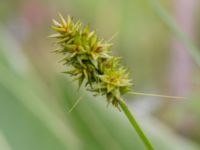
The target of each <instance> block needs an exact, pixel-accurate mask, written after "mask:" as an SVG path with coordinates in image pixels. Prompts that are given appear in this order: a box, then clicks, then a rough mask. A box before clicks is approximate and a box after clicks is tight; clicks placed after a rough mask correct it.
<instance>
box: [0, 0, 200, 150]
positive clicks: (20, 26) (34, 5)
mask: <svg viewBox="0 0 200 150" xmlns="http://www.w3.org/2000/svg"><path fill="white" fill-rule="evenodd" d="M199 8H200V3H199V1H198V0H169V1H165V0H158V1H154V0H57V1H53V0H1V2H0V150H113V149H115V150H133V149H135V150H145V147H144V146H143V143H142V142H141V141H140V139H139V138H138V136H137V134H136V132H135V131H134V130H133V129H132V127H131V125H130V124H129V122H128V120H127V119H126V118H125V116H124V115H123V113H121V112H119V111H118V110H117V109H115V108H113V107H112V106H110V107H108V108H107V107H106V102H105V98H104V97H98V98H96V97H93V96H92V95H90V93H87V92H85V90H84V89H81V90H80V91H77V84H76V83H74V82H72V81H71V79H70V78H69V77H68V76H66V75H63V74H62V73H61V72H62V71H64V70H65V67H63V66H61V65H60V64H59V63H58V61H59V60H60V59H61V57H59V56H56V55H55V54H54V53H52V50H53V49H54V48H55V45H53V44H52V43H53V41H52V40H51V39H49V38H47V37H48V35H50V34H52V33H53V31H52V30H51V28H50V26H51V20H52V18H55V19H57V18H58V13H59V12H60V13H62V14H63V15H64V16H67V15H71V16H73V17H74V18H75V19H79V18H80V19H81V20H82V21H83V22H84V23H85V24H87V23H89V24H90V26H91V27H92V28H93V29H97V33H98V34H99V36H101V37H104V38H105V39H109V38H110V37H112V35H114V34H115V33H117V36H116V37H115V38H114V39H113V43H114V47H113V51H114V54H115V55H117V56H121V57H123V62H122V63H123V64H124V65H125V66H127V67H128V68H129V69H130V71H131V76H132V79H133V83H134V88H133V90H134V91H137V92H147V93H157V94H164V95H176V96H185V97H187V98H186V99H185V100H177V99H164V98H155V97H145V96H133V95H128V96H126V97H125V99H126V101H127V103H128V105H129V107H130V109H131V111H132V112H133V114H134V115H135V116H136V118H137V120H138V121H139V123H140V124H141V126H142V127H143V129H144V130H145V132H146V134H147V136H148V137H149V138H150V140H151V141H152V143H153V145H154V146H155V148H156V149H157V150H198V149H200V100H199V99H200V92H199V91H200V77H199V75H200V71H199V67H200V65H199V64H200V63H199V62H200V55H199V52H200V51H199V49H198V48H197V47H200V44H199V40H200V20H199V17H200V15H199ZM166 13H167V14H166ZM172 18H173V19H172ZM191 41H192V42H191ZM82 95H84V98H83V99H82V100H81V102H80V103H79V104H78V106H77V107H76V108H75V109H74V110H73V111H72V112H71V113H70V114H69V113H68V111H69V110H70V108H71V107H72V105H73V104H74V103H75V101H76V100H77V99H78V98H79V97H81V96H82Z"/></svg>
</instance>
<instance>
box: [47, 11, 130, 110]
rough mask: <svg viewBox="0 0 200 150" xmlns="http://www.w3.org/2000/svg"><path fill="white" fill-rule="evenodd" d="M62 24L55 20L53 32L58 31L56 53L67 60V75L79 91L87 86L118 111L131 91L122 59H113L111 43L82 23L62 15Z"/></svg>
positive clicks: (65, 61)
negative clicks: (75, 82) (76, 81)
mask: <svg viewBox="0 0 200 150" xmlns="http://www.w3.org/2000/svg"><path fill="white" fill-rule="evenodd" d="M59 18H60V20H61V22H57V21H56V20H53V26H52V29H53V30H54V31H56V32H57V33H56V34H53V35H52V36H50V37H52V38H56V42H55V43H57V45H58V46H59V48H57V49H56V53H60V54H62V55H63V56H64V59H62V61H61V62H62V63H63V64H64V65H66V66H67V67H68V70H67V71H65V73H67V74H69V75H70V76H72V77H73V78H74V80H78V83H79V87H80V86H81V85H82V84H83V83H84V86H85V87H86V89H87V90H88V91H91V92H93V93H94V95H105V96H106V98H107V102H108V104H109V103H112V104H113V105H114V106H115V107H117V108H119V103H120V100H121V96H122V95H123V94H125V93H127V92H130V91H131V87H132V83H131V80H130V79H129V75H128V73H127V71H126V69H124V68H123V67H121V66H120V64H119V62H120V58H119V57H115V56H113V55H112V53H111V52H112V51H111V48H112V43H109V42H106V41H105V40H103V39H101V38H99V37H98V36H97V34H96V31H91V30H90V28H89V27H88V26H83V25H82V23H81V22H80V20H78V21H76V22H75V21H73V19H72V18H71V17H70V16H68V17H67V19H66V20H67V21H66V20H65V19H64V17H63V16H62V15H61V14H59Z"/></svg>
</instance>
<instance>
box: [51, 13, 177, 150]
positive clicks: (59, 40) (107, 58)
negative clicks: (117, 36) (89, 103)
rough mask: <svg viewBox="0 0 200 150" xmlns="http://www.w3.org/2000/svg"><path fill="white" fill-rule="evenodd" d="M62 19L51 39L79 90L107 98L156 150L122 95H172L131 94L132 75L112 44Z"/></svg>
mask: <svg viewBox="0 0 200 150" xmlns="http://www.w3.org/2000/svg"><path fill="white" fill-rule="evenodd" d="M59 18H60V22H58V21H56V20H53V26H52V29H53V30H54V31H56V33H55V34H52V35H51V36H50V37H52V38H55V39H56V41H55V43H56V44H57V45H58V48H57V49H56V50H55V52H56V53H59V54H62V56H64V58H63V59H62V60H61V62H62V63H63V65H66V66H67V71H65V72H64V73H66V74H69V75H70V76H71V77H72V78H73V79H74V80H77V81H78V84H79V88H80V87H81V85H83V86H84V87H85V88H86V89H87V90H88V91H90V92H92V93H93V95H94V96H98V95H102V96H105V97H106V100H107V103H108V104H112V105H113V106H114V107H116V108H118V109H119V110H122V112H123V113H124V114H125V116H126V117H127V119H128V120H129V121H130V123H131V125H132V126H133V128H134V129H135V130H136V132H137V134H138V135H139V137H140V139H141V140H142V141H143V143H144V145H145V146H146V148H147V149H148V150H154V148H153V146H152V144H151V142H150V140H149V139H148V138H147V136H146V135H145V134H144V132H143V130H142V129H141V127H140V125H139V124H138V123H137V121H136V119H135V118H134V116H133V114H132V113H131V112H130V110H129V109H128V106H127V104H126V102H125V101H124V100H123V98H122V95H124V94H126V93H132V94H135V95H147V96H159V97H167V98H170V96H162V95H154V94H145V93H137V92H131V89H132V82H131V79H130V77H129V72H128V70H127V69H126V68H124V67H123V66H121V65H120V58H119V57H116V56H113V55H112V49H111V48H112V43H110V42H109V41H106V40H104V39H102V38H100V37H98V36H97V34H96V31H95V30H91V29H90V28H89V26H84V25H83V24H82V23H81V21H80V20H78V21H73V19H72V18H71V17H70V16H68V17H67V19H66V20H65V19H64V17H63V16H62V15H60V14H59ZM172 98H176V97H172ZM72 109H73V108H72ZM70 111H71V110H70Z"/></svg>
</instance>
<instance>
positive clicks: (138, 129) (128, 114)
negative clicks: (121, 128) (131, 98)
mask: <svg viewBox="0 0 200 150" xmlns="http://www.w3.org/2000/svg"><path fill="white" fill-rule="evenodd" d="M120 107H121V109H122V111H123V112H124V114H125V115H126V117H127V118H128V120H129V121H130V123H131V125H132V126H133V127H134V128H135V130H136V132H137V134H138V135H139V137H140V139H141V140H142V141H143V143H144V145H145V146H146V148H147V149H148V150H154V148H153V146H152V144H151V142H150V141H149V139H148V138H147V137H146V135H145V134H144V132H143V131H142V129H141V127H140V125H139V124H138V123H137V121H136V119H135V118H134V116H133V115H132V114H131V112H130V110H129V109H128V106H127V105H126V103H125V101H124V100H122V99H121V101H120Z"/></svg>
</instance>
